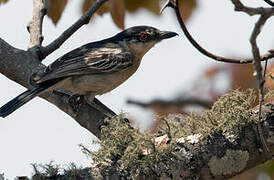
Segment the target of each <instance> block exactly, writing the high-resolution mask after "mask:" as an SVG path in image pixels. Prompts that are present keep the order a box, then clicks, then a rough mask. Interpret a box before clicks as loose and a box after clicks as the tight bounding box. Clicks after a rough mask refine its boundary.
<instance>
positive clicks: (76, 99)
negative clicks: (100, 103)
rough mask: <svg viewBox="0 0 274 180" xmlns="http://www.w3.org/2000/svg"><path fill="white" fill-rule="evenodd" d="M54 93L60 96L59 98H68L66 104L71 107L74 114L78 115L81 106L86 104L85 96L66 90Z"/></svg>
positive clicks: (57, 90)
mask: <svg viewBox="0 0 274 180" xmlns="http://www.w3.org/2000/svg"><path fill="white" fill-rule="evenodd" d="M53 93H55V94H58V95H59V96H66V100H65V101H66V102H67V103H68V104H69V105H70V107H71V109H72V110H73V112H75V113H76V114H77V113H78V112H79V110H80V108H81V106H82V105H83V104H84V100H85V98H84V95H80V94H75V93H72V92H70V91H66V90H64V89H60V88H58V89H55V90H54V91H53Z"/></svg>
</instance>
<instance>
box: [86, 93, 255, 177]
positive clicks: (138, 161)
mask: <svg viewBox="0 0 274 180" xmlns="http://www.w3.org/2000/svg"><path fill="white" fill-rule="evenodd" d="M255 98H256V96H255V95H254V92H253V91H250V92H248V93H244V92H241V91H239V90H234V91H231V92H229V93H228V94H226V95H224V96H222V97H221V98H220V99H219V100H217V101H216V102H215V104H214V105H213V107H212V109H211V110H208V111H205V112H204V113H202V114H200V115H197V114H191V115H190V116H187V117H183V116H181V115H170V116H169V117H168V118H162V119H161V120H162V122H163V123H161V125H160V127H158V134H157V135H158V136H159V135H163V134H167V135H168V137H169V142H168V143H167V144H166V145H164V146H156V145H155V143H154V140H153V139H154V137H156V136H157V135H155V134H152V133H149V132H144V133H142V132H140V131H139V129H138V128H136V129H133V128H129V124H128V122H126V121H125V119H124V116H123V115H120V116H117V117H115V118H113V119H111V120H106V123H107V126H104V127H103V128H102V138H101V141H100V142H98V143H99V144H100V145H101V149H100V150H98V151H96V152H90V151H88V150H87V149H86V150H85V152H87V153H88V154H89V155H91V157H92V159H93V160H94V162H95V164H96V165H97V167H100V169H101V170H102V172H106V171H110V170H109V168H110V167H112V168H113V167H114V168H115V171H118V172H122V174H124V175H126V174H128V175H131V177H130V178H132V179H135V178H136V177H143V176H146V175H151V174H156V175H159V174H163V173H164V174H169V171H170V167H169V166H170V164H174V163H175V162H176V161H177V160H179V158H178V157H177V158H176V156H175V155H174V154H175V153H174V152H173V150H174V148H175V147H176V146H177V140H178V139H180V141H182V140H186V141H188V143H196V142H198V141H199V140H200V139H204V138H207V137H208V136H211V135H212V133H214V132H216V131H222V132H223V133H227V132H228V137H229V133H230V132H235V131H236V133H237V131H238V130H240V129H241V127H242V126H244V125H246V124H247V123H249V122H250V121H255V120H256V119H257V117H256V116H255V115H254V114H252V113H251V111H250V110H251V108H252V103H253V101H254V100H255ZM191 138H196V139H195V141H194V140H193V139H191ZM127 178H128V176H127Z"/></svg>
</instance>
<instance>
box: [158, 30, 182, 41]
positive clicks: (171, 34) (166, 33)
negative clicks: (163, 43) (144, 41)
mask: <svg viewBox="0 0 274 180" xmlns="http://www.w3.org/2000/svg"><path fill="white" fill-rule="evenodd" d="M177 35H178V34H177V33H176V32H172V31H161V32H160V34H159V36H160V37H159V39H161V40H162V39H169V38H172V37H174V36H177Z"/></svg>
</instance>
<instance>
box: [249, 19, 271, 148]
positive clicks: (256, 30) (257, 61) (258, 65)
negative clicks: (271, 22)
mask: <svg viewBox="0 0 274 180" xmlns="http://www.w3.org/2000/svg"><path fill="white" fill-rule="evenodd" d="M269 17H270V16H266V15H262V16H261V17H260V18H259V20H258V22H257V23H256V24H255V27H254V29H253V32H252V34H251V37H250V44H251V47H252V53H253V57H254V61H253V65H254V69H255V74H256V77H257V82H258V87H259V103H260V104H259V120H261V114H262V104H263V101H264V92H263V88H264V82H265V79H264V77H263V73H262V65H261V60H260V51H259V48H258V46H257V42H256V39H257V37H258V35H259V34H260V32H261V28H262V26H263V25H264V24H265V22H266V21H267V19H268V18H269ZM258 132H259V136H260V139H261V141H262V145H263V148H264V150H265V151H266V152H269V148H268V147H267V145H266V142H265V139H264V137H263V132H262V127H261V123H260V121H259V122H258Z"/></svg>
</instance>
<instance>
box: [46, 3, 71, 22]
mask: <svg viewBox="0 0 274 180" xmlns="http://www.w3.org/2000/svg"><path fill="white" fill-rule="evenodd" d="M66 5H67V0H50V4H49V9H48V13H47V15H48V17H49V18H50V19H51V20H52V22H53V23H54V24H57V22H58V21H59V19H60V18H61V16H62V13H63V11H64V9H65V7H66Z"/></svg>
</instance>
